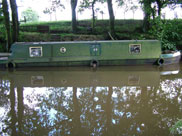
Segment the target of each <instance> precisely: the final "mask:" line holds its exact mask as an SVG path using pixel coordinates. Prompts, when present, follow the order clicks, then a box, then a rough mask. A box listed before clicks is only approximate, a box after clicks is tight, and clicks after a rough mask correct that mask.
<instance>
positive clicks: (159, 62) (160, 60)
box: [157, 58, 164, 66]
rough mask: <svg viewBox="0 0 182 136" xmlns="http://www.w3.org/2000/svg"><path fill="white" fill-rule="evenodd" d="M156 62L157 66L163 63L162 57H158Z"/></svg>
mask: <svg viewBox="0 0 182 136" xmlns="http://www.w3.org/2000/svg"><path fill="white" fill-rule="evenodd" d="M157 64H158V65H159V66H161V65H163V64H164V59H163V58H159V59H158V60H157Z"/></svg>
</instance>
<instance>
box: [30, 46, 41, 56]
mask: <svg viewBox="0 0 182 136" xmlns="http://www.w3.org/2000/svg"><path fill="white" fill-rule="evenodd" d="M33 48H39V49H40V51H41V55H40V56H33V55H32V54H31V51H32V49H33ZM29 55H30V57H31V58H36V57H42V56H43V52H42V46H36V47H29Z"/></svg>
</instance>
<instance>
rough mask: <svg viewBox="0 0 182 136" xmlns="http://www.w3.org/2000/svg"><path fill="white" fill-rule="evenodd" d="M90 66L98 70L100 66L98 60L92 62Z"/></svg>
mask: <svg viewBox="0 0 182 136" xmlns="http://www.w3.org/2000/svg"><path fill="white" fill-rule="evenodd" d="M90 66H91V67H93V68H96V67H98V66H99V62H98V61H97V60H92V61H91V62H90Z"/></svg>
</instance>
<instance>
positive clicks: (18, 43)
mask: <svg viewBox="0 0 182 136" xmlns="http://www.w3.org/2000/svg"><path fill="white" fill-rule="evenodd" d="M145 41H146V42H157V41H158V40H104V41H61V42H16V43H14V44H15V45H30V44H31V45H32V44H33V45H36V44H37V45H41V44H44V45H45V44H49V45H50V44H70V43H118V42H145Z"/></svg>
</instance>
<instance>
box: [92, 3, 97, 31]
mask: <svg viewBox="0 0 182 136" xmlns="http://www.w3.org/2000/svg"><path fill="white" fill-rule="evenodd" d="M95 2H96V0H93V2H92V31H94V29H95V9H94V6H95Z"/></svg>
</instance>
